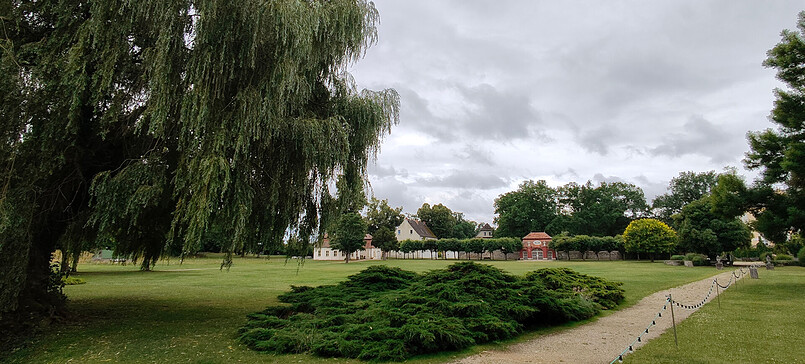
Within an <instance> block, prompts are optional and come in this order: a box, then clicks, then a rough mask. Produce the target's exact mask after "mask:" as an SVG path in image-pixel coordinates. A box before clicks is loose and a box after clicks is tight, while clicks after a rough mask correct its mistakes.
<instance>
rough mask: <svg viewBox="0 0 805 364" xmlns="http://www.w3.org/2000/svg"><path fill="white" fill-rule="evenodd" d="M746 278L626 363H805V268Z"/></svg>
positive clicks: (784, 268) (763, 272)
mask: <svg viewBox="0 0 805 364" xmlns="http://www.w3.org/2000/svg"><path fill="white" fill-rule="evenodd" d="M759 278H760V279H749V278H748V276H747V277H746V278H745V279H742V280H741V281H740V282H739V283H738V284H739V286H738V287H737V289H736V287H731V288H730V289H729V290H727V291H726V292H724V295H722V296H721V308H719V306H718V303H717V302H711V303H709V304H707V305H705V306H704V307H702V308H701V309H700V310H699V311H696V313H694V314H693V315H691V316H690V317H689V318H688V319H687V320H685V321H683V322H682V323H681V324H680V325H678V326H677V336H678V339H679V348H677V347H676V346H675V344H674V334H673V332H672V331H666V332H665V333H664V334H662V335H661V336H660V337H659V338H657V339H656V340H654V341H651V342H650V343H648V344H646V346H644V347H642V348H640V349H638V350H637V351H636V352H635V353H634V354H631V355H628V356H626V358H625V360H624V362H626V363H805V268H803V267H782V268H780V267H778V268H776V269H775V270H772V271H767V270H765V269H764V268H761V269H760V270H759Z"/></svg>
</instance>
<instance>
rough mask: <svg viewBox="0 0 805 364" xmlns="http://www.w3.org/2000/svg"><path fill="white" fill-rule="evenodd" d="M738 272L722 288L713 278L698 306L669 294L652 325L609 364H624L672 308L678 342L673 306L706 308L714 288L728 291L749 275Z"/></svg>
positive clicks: (741, 270)
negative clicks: (628, 355) (678, 299)
mask: <svg viewBox="0 0 805 364" xmlns="http://www.w3.org/2000/svg"><path fill="white" fill-rule="evenodd" d="M738 272H740V273H739V274H736V273H735V271H732V274H731V276H730V280H729V281H728V282H727V285H726V286H722V285H721V284H720V283H718V278H713V281H712V282H711V283H710V289H709V290H708V291H707V294H706V295H705V296H704V299H702V300H701V301H699V302H697V303H696V304H692V305H686V304H682V303H679V302H677V301H675V300H673V299H672V297H671V295H670V294H669V295H668V296H667V297H666V298H665V302H663V305H662V308H661V309H660V310H659V311H658V312H657V314H656V315H654V318H653V319H652V320H651V323H649V324H648V326H646V329H645V330H643V331H642V332H641V333H640V335H637V338H635V339H634V340H633V341H632V342H631V343H630V344H629V345H628V346H627V347H626V349H624V350H623V351H622V352H621V353H620V354H618V356H616V357H615V359H613V360H612V361H611V362H609V364H614V363H615V362H619V363H622V362H623V356H624V355H626V354H628V353H631V352H633V351H634V347H635V346H636V344H637V343H640V342H643V336H644V335H647V334H648V333H649V330H650V329H651V327H652V326H655V325H656V324H657V319H659V318H661V317H662V313H663V311H665V310H666V309H667V308H668V307H671V317H672V321H673V324H674V340H675V341H676V320H675V319H674V318H673V316H674V315H673V313H674V310H673V306H676V307H680V308H684V309H688V310H695V309H698V308H700V307H702V306H704V304H705V303H707V301H708V300H709V299H710V295H711V294H712V293H713V288H714V287H718V288H721V289H727V288H729V287H730V286H732V284H733V283H737V282H738V279H741V278H742V277H743V276H745V275H746V274H748V273H747V272H744V270H743V268H740V269H738ZM733 279H735V281H733ZM718 288H716V290H718ZM717 293H718V292H717ZM717 296H718V295H717ZM720 307H721V301H720V300H719V308H720ZM677 346H678V344H677Z"/></svg>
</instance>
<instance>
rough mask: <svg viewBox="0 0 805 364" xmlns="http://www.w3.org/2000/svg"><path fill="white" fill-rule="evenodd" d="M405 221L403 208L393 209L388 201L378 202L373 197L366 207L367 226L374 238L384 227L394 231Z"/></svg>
mask: <svg viewBox="0 0 805 364" xmlns="http://www.w3.org/2000/svg"><path fill="white" fill-rule="evenodd" d="M404 219H405V217H404V216H403V214H402V207H394V208H392V207H391V206H389V201H388V200H378V199H377V198H375V197H372V198H371V199H370V200H369V203H368V205H367V206H366V225H367V229H368V231H369V234H372V235H373V236H374V235H375V232H376V231H378V230H379V229H380V228H382V227H386V228H387V229H389V230H390V231H394V230H395V229H396V228H397V226H400V224H401V223H402V222H403V220H404Z"/></svg>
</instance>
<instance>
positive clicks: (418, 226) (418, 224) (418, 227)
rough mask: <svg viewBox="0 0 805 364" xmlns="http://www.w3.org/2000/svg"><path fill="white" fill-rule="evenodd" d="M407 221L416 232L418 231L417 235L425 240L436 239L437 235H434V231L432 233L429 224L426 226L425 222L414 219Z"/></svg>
mask: <svg viewBox="0 0 805 364" xmlns="http://www.w3.org/2000/svg"><path fill="white" fill-rule="evenodd" d="M406 220H407V221H408V223H409V224H411V227H413V228H414V231H416V233H417V234H419V236H421V237H423V238H434V239H436V235H435V234H434V233H433V231H430V228H429V227H428V225H427V224H425V222H423V221H417V220H413V219H406Z"/></svg>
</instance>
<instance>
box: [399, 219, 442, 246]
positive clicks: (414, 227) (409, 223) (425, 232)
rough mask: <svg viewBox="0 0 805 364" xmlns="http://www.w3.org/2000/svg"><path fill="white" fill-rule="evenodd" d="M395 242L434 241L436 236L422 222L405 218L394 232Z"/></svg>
mask: <svg viewBox="0 0 805 364" xmlns="http://www.w3.org/2000/svg"><path fill="white" fill-rule="evenodd" d="M395 233H396V236H397V241H403V240H436V235H435V234H433V231H431V230H430V228H429V227H428V225H427V224H425V223H424V222H422V221H419V220H414V219H409V218H405V220H403V222H402V224H400V226H397V230H396V231H395Z"/></svg>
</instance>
